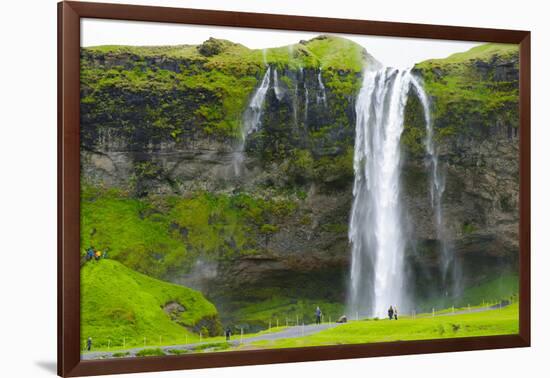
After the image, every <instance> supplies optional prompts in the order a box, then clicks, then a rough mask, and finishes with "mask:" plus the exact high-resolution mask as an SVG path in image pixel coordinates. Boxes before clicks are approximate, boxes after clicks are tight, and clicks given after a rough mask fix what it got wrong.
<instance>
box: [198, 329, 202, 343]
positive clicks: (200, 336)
mask: <svg viewBox="0 0 550 378" xmlns="http://www.w3.org/2000/svg"><path fill="white" fill-rule="evenodd" d="M199 343H202V332H199Z"/></svg>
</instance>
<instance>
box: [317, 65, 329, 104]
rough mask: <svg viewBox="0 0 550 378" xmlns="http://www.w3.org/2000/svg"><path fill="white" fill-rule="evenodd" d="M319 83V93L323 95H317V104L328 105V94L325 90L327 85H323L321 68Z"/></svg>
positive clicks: (318, 77)
mask: <svg viewBox="0 0 550 378" xmlns="http://www.w3.org/2000/svg"><path fill="white" fill-rule="evenodd" d="M317 82H318V84H319V91H320V92H321V93H317V103H323V105H326V104H327V92H326V90H325V85H324V84H323V77H322V75H321V69H320V68H319V73H318V74H317Z"/></svg>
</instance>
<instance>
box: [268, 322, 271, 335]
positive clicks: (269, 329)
mask: <svg viewBox="0 0 550 378" xmlns="http://www.w3.org/2000/svg"><path fill="white" fill-rule="evenodd" d="M268 331H269V332H271V319H269V328H268Z"/></svg>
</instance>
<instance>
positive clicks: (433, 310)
mask: <svg viewBox="0 0 550 378" xmlns="http://www.w3.org/2000/svg"><path fill="white" fill-rule="evenodd" d="M433 317H435V307H432V318H433Z"/></svg>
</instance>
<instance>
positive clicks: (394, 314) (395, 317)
mask: <svg viewBox="0 0 550 378" xmlns="http://www.w3.org/2000/svg"><path fill="white" fill-rule="evenodd" d="M393 318H394V319H395V320H397V306H393Z"/></svg>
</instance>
